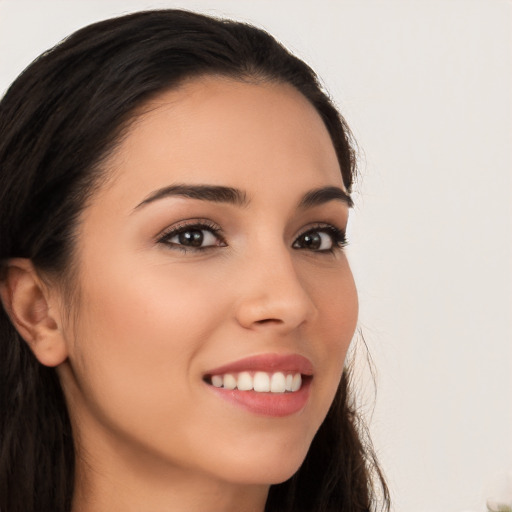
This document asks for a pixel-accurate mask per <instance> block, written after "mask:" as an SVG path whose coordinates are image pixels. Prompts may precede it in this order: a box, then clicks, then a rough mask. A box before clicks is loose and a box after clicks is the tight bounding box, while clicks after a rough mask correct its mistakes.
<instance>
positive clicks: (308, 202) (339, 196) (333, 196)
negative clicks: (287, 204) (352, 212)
mask: <svg viewBox="0 0 512 512" xmlns="http://www.w3.org/2000/svg"><path fill="white" fill-rule="evenodd" d="M329 201H341V202H343V203H345V204H346V205H347V206H348V207H349V208H352V207H353V206H354V201H352V198H351V197H350V195H349V194H347V192H345V191H344V190H343V189H341V188H339V187H321V188H316V189H314V190H310V191H309V192H307V193H306V194H305V195H304V197H303V198H302V199H301V201H300V203H299V208H303V209H305V208H312V207H313V206H319V205H321V204H325V203H328V202H329Z"/></svg>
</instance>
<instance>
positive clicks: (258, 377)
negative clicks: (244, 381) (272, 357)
mask: <svg viewBox="0 0 512 512" xmlns="http://www.w3.org/2000/svg"><path fill="white" fill-rule="evenodd" d="M254 391H259V392H260V393H268V392H269V391H270V377H269V376H268V373H265V372H256V373H255V374H254Z"/></svg>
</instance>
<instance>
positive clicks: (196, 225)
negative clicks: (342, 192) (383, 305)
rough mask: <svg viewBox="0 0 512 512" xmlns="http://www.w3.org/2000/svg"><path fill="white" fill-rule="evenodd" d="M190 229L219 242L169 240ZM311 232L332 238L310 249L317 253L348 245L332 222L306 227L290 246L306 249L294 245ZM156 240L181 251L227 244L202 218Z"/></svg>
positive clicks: (183, 224)
mask: <svg viewBox="0 0 512 512" xmlns="http://www.w3.org/2000/svg"><path fill="white" fill-rule="evenodd" d="M192 231H196V232H197V231H208V232H210V233H211V234H213V235H214V236H215V238H216V239H217V240H218V241H220V244H218V245H217V244H215V245H208V246H205V247H190V246H186V245H184V244H178V243H174V242H170V240H171V239H172V238H174V237H175V236H179V235H181V234H183V233H186V232H192ZM311 233H326V234H328V235H329V236H330V238H331V240H332V247H330V248H329V249H323V250H312V251H311V252H314V253H317V254H334V253H335V252H336V251H340V250H342V249H343V248H344V247H346V246H347V245H348V241H347V238H346V233H345V230H343V229H339V228H337V227H336V226H333V225H332V224H317V225H314V226H310V227H308V228H307V229H306V230H305V231H303V232H302V233H300V234H299V235H298V236H297V238H296V239H295V241H294V242H293V244H292V247H293V248H294V249H296V250H308V249H307V248H304V247H295V244H296V243H297V241H298V240H299V239H301V238H302V237H304V236H306V235H308V234H311ZM156 242H157V243H159V244H164V245H167V246H168V247H169V248H171V249H173V250H179V251H182V252H199V251H206V250H209V249H214V248H216V247H226V246H227V243H226V241H225V239H224V237H223V236H222V230H221V228H220V227H218V226H217V225H215V224H213V223H212V222H210V221H202V220H201V221H199V222H197V221H195V222H193V223H182V224H179V225H177V226H173V227H172V228H169V229H168V230H166V231H164V232H163V233H162V234H161V235H160V236H158V238H157V240H156Z"/></svg>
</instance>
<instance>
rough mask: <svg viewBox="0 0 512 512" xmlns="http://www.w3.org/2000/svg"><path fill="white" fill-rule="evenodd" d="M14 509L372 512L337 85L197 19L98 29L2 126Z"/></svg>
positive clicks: (272, 46)
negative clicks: (329, 93) (331, 92)
mask: <svg viewBox="0 0 512 512" xmlns="http://www.w3.org/2000/svg"><path fill="white" fill-rule="evenodd" d="M0 162H1V163H0V165H1V173H0V176H1V177H0V180H1V182H0V194H1V196H0V205H1V206H0V212H1V213H0V219H1V221H0V222H1V235H0V236H1V242H0V243H1V253H0V258H1V261H2V279H1V287H0V292H1V298H2V303H3V306H4V310H3V311H2V313H1V327H0V329H1V330H0V332H1V345H0V346H1V350H2V353H1V363H0V364H1V365H2V374H1V379H2V401H3V403H2V410H3V411H5V413H4V414H3V417H2V425H1V438H2V447H1V456H0V468H1V469H0V475H1V476H0V509H1V510H2V511H3V512H15V511H24V512H26V511H29V510H33V511H36V510H37V511H49V510H52V511H73V512H79V511H80V512H87V511H92V510H94V511H96V512H100V511H103V510H109V511H111V510H123V511H129V510H134V511H139V510H151V511H155V512H156V511H164V510H165V511H168V510H187V511H195V510H197V511H205V510H208V511H210V510H211V511H224V510H226V511H227V510H236V511H242V510H243V511H255V512H256V511H263V510H266V511H271V510H273V511H287V510H289V511H301V510H304V511H331V510H343V511H363V510H370V509H373V508H375V506H376V503H377V502H376V498H375V493H374V485H373V479H372V475H374V474H375V475H376V477H377V480H378V481H379V485H380V486H381V488H382V489H383V491H384V502H385V503H387V489H386V486H385V484H384V481H383V479H382V477H381V474H380V471H379V469H378V467H377V465H376V462H375V458H374V456H373V454H372V451H371V448H370V447H369V446H368V444H367V443H365V442H364V441H363V440H362V439H361V437H360V435H361V434H360V432H359V430H360V426H359V422H358V419H357V416H356V414H355V412H354V410H353V404H352V402H351V400H350V398H349V396H348V390H347V387H348V375H347V371H343V366H344V360H345V355H346V352H347V349H348V346H349V343H350V340H351V339H352V336H353V333H354V330H355V325H356V320H357V295H356V291H355V286H354V283H353V279H352V275H351V272H350V268H349V266H348V263H347V260H346V257H345V255H344V253H343V246H344V245H345V242H346V241H345V228H346V223H347V220H348V210H349V207H350V205H351V199H350V188H351V184H352V179H353V173H354V157H353V150H352V147H351V143H350V133H349V130H348V128H347V126H346V125H345V123H344V121H343V119H342V118H341V117H340V116H339V114H338V113H337V111H336V110H335V109H334V107H333V106H332V104H331V103H330V101H329V99H328V98H327V97H326V95H325V94H324V93H323V92H322V91H321V89H320V86H319V84H318V81H317V79H316V76H315V75H314V73H313V72H312V71H311V69H310V68H309V67H308V66H306V65H305V64H304V63H303V62H301V61H300V60H299V59H297V58H295V57H293V56H292V55H291V54H289V53H288V52H287V51H286V50H285V49H284V48H282V47H281V46H280V45H279V44H278V43H277V42H276V41H275V40H274V39H273V38H272V37H271V36H269V35H268V34H266V33H265V32H263V31H261V30H258V29H256V28H254V27H251V26H248V25H245V24H241V23H235V22H232V21H225V20H215V19H212V18H209V17H206V16H202V15H198V14H194V13H190V12H186V11H178V10H164V11H151V12H141V13H136V14H132V15H128V16H125V17H122V18H118V19H113V20H107V21H104V22H101V23H97V24H94V25H91V26H89V27H86V28H84V29H82V30H80V31H78V32H77V33H75V34H73V35H72V36H71V37H69V38H68V39H66V40H65V41H64V42H63V43H61V44H60V45H58V46H56V47H55V48H54V49H52V50H51V51H50V52H47V53H45V54H43V55H42V56H41V57H40V58H39V59H37V60H36V61H35V62H34V63H33V64H32V65H31V66H30V67H29V68H27V70H26V71H25V72H24V73H23V74H22V75H21V76H20V77H19V78H18V79H17V80H16V82H15V83H14V84H13V85H12V86H11V88H10V89H9V90H8V92H7V94H6V95H5V97H4V99H3V100H2V103H1V110H0Z"/></svg>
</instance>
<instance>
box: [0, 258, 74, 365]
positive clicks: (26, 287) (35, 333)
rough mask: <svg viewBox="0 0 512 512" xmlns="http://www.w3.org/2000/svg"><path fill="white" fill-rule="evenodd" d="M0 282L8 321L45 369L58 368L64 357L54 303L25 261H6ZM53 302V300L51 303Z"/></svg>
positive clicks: (64, 347) (62, 340) (48, 292)
mask: <svg viewBox="0 0 512 512" xmlns="http://www.w3.org/2000/svg"><path fill="white" fill-rule="evenodd" d="M3 277H4V279H2V281H0V298H1V300H2V302H3V305H4V308H5V310H6V311H7V314H8V315H9V317H10V319H11V322H12V323H13V325H14V327H15V328H16V330H17V331H18V332H19V334H20V335H21V337H22V338H23V339H24V340H25V341H26V342H27V343H28V345H29V347H30V349H31V350H32V352H33V353H34V355H35V356H36V358H37V359H38V361H39V362H40V363H41V364H43V365H45V366H57V365H59V364H60V363H62V362H64V361H65V360H66V358H67V346H66V343H65V339H64V336H63V334H62V330H61V327H62V326H61V321H60V316H59V311H58V308H57V307H56V303H55V304H52V301H51V299H50V291H49V290H48V288H47V287H46V286H45V285H44V283H43V281H42V280H41V279H40V277H39V276H38V274H37V272H36V270H35V268H34V266H33V264H32V262H31V261H30V260H28V259H23V258H13V259H11V260H9V261H8V263H7V268H6V269H5V274H4V276H3ZM54 302H55V301H54Z"/></svg>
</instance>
